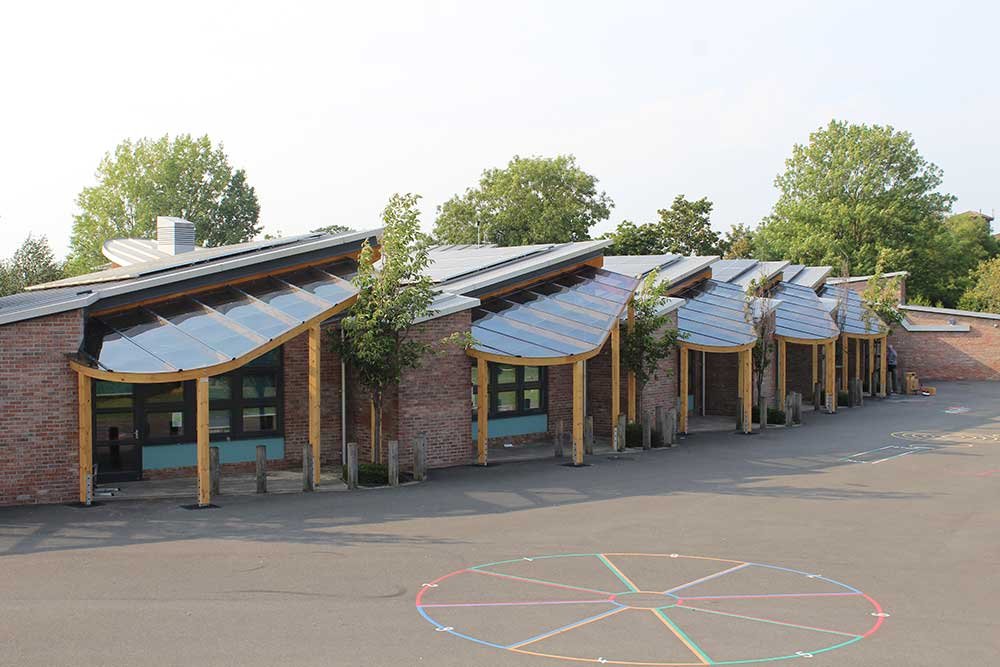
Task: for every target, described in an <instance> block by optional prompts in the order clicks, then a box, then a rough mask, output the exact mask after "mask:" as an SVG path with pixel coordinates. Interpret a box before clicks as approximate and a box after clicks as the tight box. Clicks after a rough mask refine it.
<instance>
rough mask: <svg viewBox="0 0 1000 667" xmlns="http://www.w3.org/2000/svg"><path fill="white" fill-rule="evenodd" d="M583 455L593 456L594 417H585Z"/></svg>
mask: <svg viewBox="0 0 1000 667" xmlns="http://www.w3.org/2000/svg"><path fill="white" fill-rule="evenodd" d="M583 453H584V454H586V455H587V456H593V455H594V415H587V419H586V420H585V421H584V422H583Z"/></svg>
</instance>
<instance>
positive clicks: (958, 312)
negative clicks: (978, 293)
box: [899, 304, 1000, 320]
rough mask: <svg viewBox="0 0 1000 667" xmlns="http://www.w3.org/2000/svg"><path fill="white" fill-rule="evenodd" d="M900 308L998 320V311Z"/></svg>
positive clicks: (903, 306)
mask: <svg viewBox="0 0 1000 667" xmlns="http://www.w3.org/2000/svg"><path fill="white" fill-rule="evenodd" d="M899 308H900V310H912V311H914V312H917V313H936V314H938V315H955V316H956V317H976V318H979V319H982V320H1000V313H977V312H976V311H974V310H956V309H954V308H935V307H933V306H909V305H906V304H901V305H900V306H899Z"/></svg>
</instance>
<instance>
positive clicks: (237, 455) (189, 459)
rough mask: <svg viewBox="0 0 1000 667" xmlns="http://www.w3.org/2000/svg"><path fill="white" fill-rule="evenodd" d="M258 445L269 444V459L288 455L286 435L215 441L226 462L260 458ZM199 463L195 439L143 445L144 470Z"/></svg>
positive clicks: (181, 466) (214, 443)
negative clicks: (282, 436) (183, 441)
mask: <svg viewBox="0 0 1000 667" xmlns="http://www.w3.org/2000/svg"><path fill="white" fill-rule="evenodd" d="M257 445H265V446H266V447H267V458H268V460H271V461H273V460H275V459H283V458H285V439H284V438H256V439H254V440H230V441H223V442H213V443H212V446H213V447H216V446H218V448H219V458H221V459H222V462H223V463H242V462H244V461H256V460H257ZM197 464H198V446H197V445H196V444H195V443H193V442H185V443H179V444H176V445H146V446H145V447H143V448H142V469H143V470H160V469H162V468H185V467H189V466H195V465H197Z"/></svg>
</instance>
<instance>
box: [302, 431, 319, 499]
mask: <svg viewBox="0 0 1000 667" xmlns="http://www.w3.org/2000/svg"><path fill="white" fill-rule="evenodd" d="M302 490H303V491H315V490H316V485H315V484H314V483H313V458H312V446H311V445H310V444H309V443H308V442H307V443H305V444H304V445H302Z"/></svg>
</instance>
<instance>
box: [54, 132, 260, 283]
mask: <svg viewBox="0 0 1000 667" xmlns="http://www.w3.org/2000/svg"><path fill="white" fill-rule="evenodd" d="M97 180H98V183H97V185H93V186H89V187H86V188H84V189H83V190H82V191H81V192H80V194H79V196H78V197H77V205H78V206H79V208H80V212H79V213H77V214H76V215H75V216H74V221H73V233H72V237H71V240H70V258H69V262H68V271H69V272H70V273H71V274H78V273H85V272H87V271H91V270H93V269H95V268H96V267H98V266H100V265H102V264H104V263H105V262H106V261H107V260H105V259H104V257H103V255H102V254H101V246H102V245H103V244H104V242H105V241H107V240H109V239H113V238H154V237H155V235H156V217H157V216H160V215H169V216H176V217H180V218H184V219H185V220H190V221H191V222H193V223H194V224H195V238H196V240H197V241H198V243H200V244H202V245H205V246H217V245H226V244H230V243H239V242H241V241H248V240H250V239H252V238H253V237H254V236H256V235H257V234H258V233H259V232H260V229H261V226H260V224H259V222H258V218H259V217H260V204H259V203H258V201H257V194H256V192H255V191H254V188H253V187H251V186H250V185H249V183H247V179H246V173H245V172H244V171H243V170H242V169H237V170H235V171H234V170H233V168H232V166H231V165H230V164H229V158H228V157H227V156H226V153H225V151H224V150H223V147H222V145H221V144H219V145H215V144H213V143H212V140H211V139H209V138H208V136H202V137H198V138H193V137H192V136H191V135H188V134H182V135H178V136H176V137H174V138H173V139H171V138H170V136H169V135H164V136H162V137H160V138H159V139H149V138H143V139H139V140H138V141H132V140H129V139H127V140H125V141H123V142H122V143H120V144H119V145H118V146H117V147H116V148H115V150H114V151H113V152H112V153H107V154H106V155H105V156H104V158H103V159H102V160H101V163H100V165H99V166H98V168H97Z"/></svg>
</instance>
